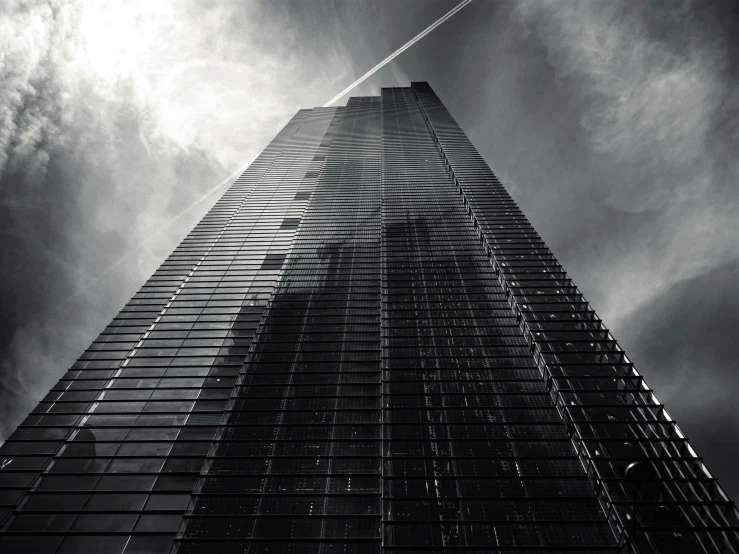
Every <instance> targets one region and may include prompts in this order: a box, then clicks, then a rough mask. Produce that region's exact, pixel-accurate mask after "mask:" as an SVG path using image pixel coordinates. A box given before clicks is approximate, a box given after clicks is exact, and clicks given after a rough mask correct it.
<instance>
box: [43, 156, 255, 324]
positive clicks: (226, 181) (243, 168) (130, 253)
mask: <svg viewBox="0 0 739 554" xmlns="http://www.w3.org/2000/svg"><path fill="white" fill-rule="evenodd" d="M256 159H257V157H256V156H254V157H253V158H251V159H250V160H249V161H248V162H246V163H245V164H243V165H241V166H240V167H239V168H238V169H237V170H236V171H234V172H233V173H231V174H230V175H229V176H228V177H226V178H225V179H223V181H221V182H220V183H218V184H217V185H216V186H214V187H213V188H212V189H210V190H209V191H207V192H206V193H205V194H203V195H202V196H201V197H200V198H198V199H197V200H195V202H193V203H192V204H190V205H189V206H188V207H187V208H185V209H184V210H182V211H181V212H180V213H178V214H177V215H176V216H174V217H173V218H172V219H170V220H169V221H167V223H165V224H164V225H162V226H161V227H159V228H158V229H155V230H154V231H153V232H152V233H151V234H149V236H148V237H147V238H146V239H144V240H143V241H141V242H140V243H139V245H138V246H137V247H136V248H134V249H133V250H129V251H128V252H126V253H125V254H124V255H123V256H121V257H120V258H118V260H116V261H115V262H113V263H112V264H111V265H109V266H108V267H107V269H105V270H104V271H103V272H102V273H100V274H99V275H97V276H96V277H95V278H94V279H93V280H92V281H90V282H89V283H85V286H84V287H80V288H79V289H77V292H75V293H74V294H72V296H70V297H69V298H67V299H66V300H65V301H64V302H62V303H61V304H59V305H57V307H56V308H54V310H53V311H52V312H51V313H52V314H55V313H57V312H58V311H59V310H61V309H62V308H63V307H65V306H66V305H67V304H69V303H70V302H71V301H72V300H74V299H75V298H77V297H78V296H79V295H80V294H82V293H83V292H84V291H85V290H87V288H88V287H92V286H95V285H96V284H97V283H98V282H99V281H100V280H101V279H102V278H103V277H105V276H106V275H107V274H108V273H110V272H111V271H113V270H114V269H115V268H116V267H118V266H119V265H121V264H122V263H123V262H125V261H126V260H127V259H128V258H130V257H131V256H133V255H134V254H136V253H138V252H140V251H141V250H142V249H143V248H144V246H146V245H147V244H149V243H150V242H151V241H152V239H154V238H156V237H157V236H158V235H159V234H160V233H161V232H162V231H165V230H166V229H168V228H169V227H171V226H172V224H173V223H174V222H175V221H177V220H178V219H180V218H181V217H182V216H183V215H185V214H186V213H187V212H189V211H190V210H192V209H193V208H194V207H195V206H197V205H198V204H200V203H201V202H203V201H204V200H205V199H206V198H208V197H209V196H210V195H212V194H213V193H214V192H215V191H217V190H218V189H220V188H222V187H223V186H224V185H227V184H229V183H230V182H231V181H233V180H234V179H236V178H238V176H239V175H241V174H242V173H243V172H244V171H246V169H247V168H248V167H249V166H250V165H251V164H252V162H253V161H254V160H256Z"/></svg>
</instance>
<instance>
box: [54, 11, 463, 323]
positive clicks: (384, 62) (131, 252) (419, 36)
mask: <svg viewBox="0 0 739 554" xmlns="http://www.w3.org/2000/svg"><path fill="white" fill-rule="evenodd" d="M470 2H472V0H464V1H463V2H461V3H460V4H458V5H457V6H455V7H454V8H452V9H451V10H449V11H448V12H447V13H445V14H444V15H442V16H441V17H440V18H439V19H437V20H436V21H434V22H433V23H432V24H431V25H429V26H428V27H426V28H425V29H424V30H423V31H421V32H420V33H418V34H417V35H416V36H415V37H413V38H412V39H411V40H409V41H408V42H406V43H405V44H404V45H403V46H401V47H400V48H398V49H397V50H396V51H395V52H393V53H392V54H390V55H389V56H388V57H387V58H385V59H384V60H382V61H381V62H380V63H378V64H377V65H376V66H375V67H373V68H372V69H370V70H369V71H368V72H367V73H365V74H364V75H362V76H361V77H360V78H359V79H357V80H356V81H354V82H353V83H352V84H351V85H349V86H348V87H346V88H345V89H344V90H342V91H341V92H340V93H339V94H337V95H336V96H334V97H333V98H332V99H331V100H329V101H328V102H326V103H325V104H324V107H328V106H330V105H331V104H333V103H334V102H336V101H337V100H339V99H340V98H341V97H342V96H344V95H345V94H347V93H348V92H351V90H352V89H354V88H355V87H356V86H357V85H359V84H360V83H362V82H363V81H365V80H366V79H367V78H369V77H370V76H372V75H373V74H374V73H377V71H379V70H380V69H382V68H383V67H384V66H386V65H387V64H388V63H390V62H391V61H392V60H394V59H395V58H397V57H398V56H400V54H402V53H403V52H405V51H406V50H408V48H410V47H411V46H413V45H414V44H416V43H417V42H418V41H419V40H421V39H422V38H423V37H425V36H426V35H428V34H429V33H430V32H431V31H433V30H434V29H436V28H437V27H438V26H439V25H441V24H442V23H444V22H445V21H446V20H447V19H449V18H450V17H452V16H453V15H454V14H455V13H457V12H458V11H459V10H461V9H462V8H464V7H465V6H466V5H467V4H469V3H470ZM255 159H256V156H254V157H253V158H252V159H250V160H249V161H248V162H246V163H245V164H243V165H242V166H241V167H239V168H238V169H237V170H236V171H234V172H233V173H231V175H229V176H228V177H226V178H225V179H224V180H223V181H221V182H220V183H218V184H217V185H216V186H214V187H213V188H212V189H210V190H209V191H208V192H206V193H205V194H204V195H203V196H201V197H200V198H198V199H197V200H195V202H193V203H192V204H190V205H189V206H188V207H187V208H185V209H184V210H182V211H181V212H180V213H178V214H177V215H176V216H174V217H173V218H172V219H170V220H169V221H167V223H165V224H164V225H162V226H161V227H159V228H158V229H156V230H155V231H153V232H152V233H151V234H150V235H149V236H148V237H147V238H146V239H145V240H143V241H142V242H141V243H139V245H138V246H137V247H136V248H134V249H133V250H129V251H128V252H126V253H125V254H124V255H123V256H121V257H120V258H119V259H118V260H117V261H115V262H113V263H112V264H111V265H110V266H108V267H107V269H105V270H104V271H103V272H102V273H100V274H99V275H97V276H96V277H95V278H94V279H93V280H92V281H90V282H89V283H86V284H85V286H84V287H80V288H79V289H77V292H75V293H74V294H72V296H70V297H69V298H67V299H66V300H65V301H64V302H62V303H61V304H59V305H57V307H56V308H54V310H53V311H52V312H51V313H52V314H55V313H57V312H58V311H59V310H61V309H62V308H64V307H65V306H66V305H67V304H69V303H70V302H71V301H72V300H74V299H75V298H77V297H78V296H79V295H80V294H82V293H83V292H84V291H85V290H87V289H88V288H89V287H92V286H95V285H96V284H97V283H98V282H99V281H100V280H101V279H102V278H103V277H105V276H106V275H107V274H108V273H110V272H111V271H113V270H114V269H115V268H117V267H118V266H119V265H121V264H122V263H123V262H125V261H126V260H127V259H128V258H130V257H131V256H133V255H134V254H136V253H138V252H140V251H141V250H142V249H143V248H144V246H146V245H147V244H148V243H150V242H151V241H152V240H153V239H154V238H155V237H157V236H158V235H159V234H160V233H161V232H162V231H164V230H166V229H168V228H169V227H171V226H172V224H173V223H174V222H175V221H177V220H178V219H180V218H181V217H182V216H183V215H185V214H186V213H187V212H189V211H190V210H192V209H193V208H194V207H195V206H197V205H198V204H200V203H201V202H203V201H204V200H205V199H206V198H208V197H209V196H210V195H211V194H213V193H214V192H215V191H217V190H218V189H220V188H221V187H223V186H224V185H227V184H228V183H229V182H231V181H232V180H233V179H236V178H237V177H238V176H239V175H240V174H241V173H243V172H244V171H246V169H247V168H248V167H249V166H250V165H251V164H252V162H253V161H254V160H255Z"/></svg>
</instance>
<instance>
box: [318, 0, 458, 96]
mask: <svg viewBox="0 0 739 554" xmlns="http://www.w3.org/2000/svg"><path fill="white" fill-rule="evenodd" d="M470 2H472V0H464V2H462V3H460V4H459V5H457V6H456V7H454V8H452V9H451V10H449V11H448V12H447V13H445V14H444V15H442V16H441V17H440V18H439V19H437V20H436V21H434V22H433V23H432V24H431V25H429V26H428V27H426V28H425V29H424V30H423V31H421V32H420V33H418V34H417V35H416V36H415V37H413V38H412V39H411V40H409V41H408V42H406V43H405V44H404V45H403V46H401V47H400V48H398V49H397V50H396V51H395V52H393V53H392V54H390V55H389V56H388V57H387V58H385V59H384V60H382V61H381V62H380V63H378V64H377V65H376V66H375V67H373V68H372V69H370V70H369V71H368V72H367V73H365V74H364V75H362V76H361V77H360V78H359V79H357V80H356V81H354V82H353V83H352V84H351V85H349V86H348V87H346V88H345V89H344V90H342V91H341V92H340V93H339V94H337V95H336V96H334V97H333V98H332V99H331V100H329V101H328V102H326V103H325V104H324V105H323V106H324V107H328V106H330V105H331V104H333V103H334V102H336V101H337V100H339V99H340V98H341V97H342V96H344V95H345V94H346V93H348V92H350V91H351V90H352V89H353V88H354V87H356V86H357V85H359V84H360V83H362V82H363V81H365V80H366V79H368V78H369V77H371V76H372V75H374V74H375V73H377V72H378V71H379V70H380V69H382V68H383V67H385V66H386V65H387V64H388V63H390V62H391V61H392V60H394V59H395V58H397V57H398V56H400V55H401V54H402V53H403V52H405V51H406V50H408V48H410V47H411V46H413V45H414V44H416V43H417V42H418V41H419V40H421V39H422V38H423V37H425V36H426V35H428V34H429V33H430V32H431V31H433V30H434V29H436V28H437V27H438V26H439V25H441V24H442V23H444V22H445V21H446V20H447V19H449V18H450V17H452V16H453V15H454V14H455V13H457V12H458V11H459V10H461V9H462V8H464V7H465V6H466V5H467V4H469V3H470Z"/></svg>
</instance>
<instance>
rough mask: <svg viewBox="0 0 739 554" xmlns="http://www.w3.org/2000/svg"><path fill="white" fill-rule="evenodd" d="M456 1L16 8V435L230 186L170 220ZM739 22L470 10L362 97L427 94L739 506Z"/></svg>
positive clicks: (0, 402) (701, 6)
mask: <svg viewBox="0 0 739 554" xmlns="http://www.w3.org/2000/svg"><path fill="white" fill-rule="evenodd" d="M457 3H458V1H457V0H452V1H444V0H428V1H423V2H422V1H420V0H405V1H404V0H392V1H389V0H388V1H384V2H380V1H377V2H375V1H371V0H356V1H349V0H346V1H338V0H337V1H329V0H327V1H325V2H324V1H319V0H313V1H308V0H303V1H295V2H289V1H280V2H278V1H274V0H271V1H262V2H255V1H252V2H231V1H228V0H222V1H219V0H209V1H205V0H202V1H199V0H157V1H156V2H151V1H143V0H142V1H128V2H121V1H117V0H66V1H61V0H60V1H56V0H45V1H41V0H38V1H33V0H26V1H20V0H5V1H4V2H2V3H0V191H1V194H0V241H1V242H0V287H1V290H0V302H1V303H2V305H1V309H2V318H1V323H0V335H1V336H2V338H1V342H0V348H1V349H2V357H1V358H0V440H2V439H4V438H5V437H7V435H8V434H10V432H12V430H13V429H14V428H15V427H16V426H17V425H18V424H19V423H20V422H21V421H22V420H23V418H24V417H25V415H26V414H27V413H28V412H29V411H30V410H31V409H33V407H34V406H35V404H36V403H37V402H38V400H40V399H41V398H42V397H43V396H44V394H45V393H46V392H47V391H48V390H49V388H50V387H51V386H52V385H53V384H54V383H55V382H56V380H57V379H59V377H61V375H62V374H63V373H64V371H65V370H66V369H67V368H68V367H69V366H70V365H71V364H72V363H73V362H74V361H75V359H76V358H77V357H78V356H79V355H80V354H81V353H82V352H83V351H84V349H85V348H86V347H87V346H88V345H89V343H90V342H91V341H92V340H93V339H94V338H95V337H96V336H97V334H98V333H99V332H100V331H101V330H102V329H103V328H104V327H105V326H106V324H107V323H108V322H109V321H110V320H111V319H112V318H113V316H114V315H115V314H116V313H117V311H118V310H120V309H121V308H122V307H123V305H124V304H125V303H126V301H127V300H128V299H129V298H130V297H131V296H132V295H133V294H134V293H135V292H136V290H137V289H138V288H139V287H140V286H141V285H142V284H143V282H144V281H145V280H146V279H147V277H148V276H149V275H150V274H151V273H152V272H153V271H154V270H155V269H156V267H157V266H158V265H159V264H160V263H161V262H162V261H163V260H164V259H165V257H166V256H167V255H168V254H169V253H170V252H171V251H172V249H173V248H174V247H175V246H176V245H177V244H178V243H179V241H180V240H182V238H183V237H184V236H185V235H186V234H187V232H188V231H189V230H190V229H191V228H192V227H193V226H194V225H195V223H196V222H197V221H198V220H199V219H200V218H201V217H202V216H203V215H204V214H205V212H206V211H207V210H208V208H209V207H210V206H211V205H212V204H213V203H214V202H215V201H216V200H217V198H218V196H219V194H220V193H222V191H223V190H225V188H221V189H219V190H218V191H217V192H216V193H215V194H212V195H210V196H209V197H207V199H205V200H204V201H201V202H200V203H198V204H197V205H196V206H195V207H194V208H192V209H191V210H189V211H187V212H186V213H184V214H183V215H182V216H181V217H179V219H177V220H176V221H174V223H171V224H170V223H169V222H170V221H171V220H172V219H173V218H174V217H176V216H177V215H178V214H181V213H182V212H183V210H185V209H186V208H188V207H189V206H191V205H192V204H193V203H194V202H196V201H197V200H198V199H201V198H202V196H203V195H204V194H206V193H207V192H208V191H211V190H212V189H213V188H214V186H215V185H217V184H218V183H219V182H221V181H222V180H223V179H224V178H225V177H227V176H228V175H230V174H231V173H232V172H233V171H234V170H235V169H236V168H237V167H239V166H241V165H242V164H244V162H246V161H247V160H249V159H251V158H252V157H254V156H255V155H257V154H258V153H259V152H260V151H261V150H262V149H263V148H264V146H265V145H266V144H267V143H268V142H269V141H270V140H271V139H272V138H273V137H274V135H275V134H276V133H277V131H278V130H279V129H280V128H281V127H282V126H283V125H284V124H285V123H286V122H287V121H288V120H289V119H290V117H292V115H293V114H294V113H295V112H296V111H297V110H298V109H299V108H311V107H314V106H319V105H323V104H324V103H325V102H326V101H327V100H328V99H330V98H332V97H333V96H334V95H335V94H337V93H338V92H340V91H341V90H342V89H344V88H345V87H346V86H348V85H349V84H350V83H352V82H353V81H354V80H355V79H357V78H358V77H359V76H361V75H362V74H363V73H364V72H366V71H367V70H368V69H370V68H371V67H373V66H374V65H375V64H376V63H378V62H379V61H380V60H382V59H383V58H385V57H386V56H388V55H389V54H391V53H392V52H394V51H395V50H396V49H397V48H399V47H401V46H402V45H403V44H404V43H405V42H407V41H408V40H410V39H411V38H412V37H413V36H415V35H416V34H417V33H419V32H420V31H422V30H423V29H424V28H426V27H427V26H428V25H430V24H431V23H432V22H434V21H435V20H436V19H438V18H439V17H440V16H442V15H443V14H444V13H445V12H447V11H448V10H450V9H451V8H452V7H454V6H455V5H456V4H457ZM736 36H739V8H738V7H737V4H736V3H735V2H731V1H728V0H727V1H718V0H717V1H706V0H701V1H695V2H692V1H687V0H685V1H682V0H674V1H671V2H666V1H656V0H650V1H646V0H645V1H641V2H634V1H632V0H624V1H620V0H608V1H606V0H592V1H590V2H579V3H576V2H569V1H567V0H557V1H551V2H546V1H544V0H521V1H517V2H506V1H502V0H501V1H485V0H474V1H473V2H472V3H471V4H470V5H469V6H467V7H466V8H464V9H463V10H461V11H460V12H459V13H458V14H456V15H455V16H454V17H453V18H451V19H450V20H448V21H447V22H445V23H444V24H443V25H441V26H440V27H439V28H438V29H436V30H434V31H433V32H432V33H430V34H429V35H428V36H426V37H424V38H423V39H422V40H421V41H419V42H418V43H417V44H415V45H413V46H412V47H411V48H409V49H408V50H406V51H405V52H403V53H402V54H401V55H399V56H398V57H397V58H395V59H394V60H393V61H392V62H391V63H389V64H388V65H387V66H385V67H384V68H383V69H382V70H380V71H378V72H377V73H376V74H375V75H373V76H372V77H370V78H369V79H368V80H366V81H365V82H363V83H362V84H361V85H359V86H358V87H357V88H356V89H355V90H354V91H353V92H352V93H351V94H352V95H367V94H375V95H376V94H378V93H379V88H380V87H381V86H408V85H409V83H410V81H428V82H429V83H430V84H431V86H432V87H433V88H434V90H435V91H436V93H437V94H438V95H439V97H440V98H441V100H442V101H443V102H444V103H445V105H446V106H447V108H448V109H449V111H450V112H451V113H452V115H453V116H454V117H455V118H456V119H457V121H458V122H459V123H460V125H461V126H462V128H463V129H464V130H465V132H466V133H467V134H468V136H469V137H470V139H471V140H472V142H473V143H474V144H475V145H476V147H477V148H478V150H479V151H480V153H481V155H482V156H483V157H484V158H485V160H486V161H487V162H488V163H489V164H490V166H491V168H492V169H493V171H494V172H495V173H496V174H497V175H498V176H499V177H500V179H501V181H502V182H503V183H504V185H505V186H506V187H507V188H508V190H509V191H510V193H511V194H512V196H513V197H514V199H515V200H516V201H517V202H518V204H519V206H520V207H521V208H522V210H523V211H524V213H525V214H526V215H527V216H528V218H529V219H530V221H531V222H532V224H533V225H534V226H535V227H536V229H537V230H538V232H539V234H540V235H541V236H542V237H543V238H544V240H545V241H546V242H547V244H548V245H549V246H550V248H551V249H552V251H553V252H554V254H555V256H557V258H558V259H559V261H560V262H561V263H562V264H563V266H564V267H565V269H566V270H567V271H568V273H569V274H570V276H571V277H572V278H573V280H574V281H575V283H576V284H577V285H578V286H579V288H580V289H581V291H582V292H583V293H584V295H585V297H586V298H587V299H588V300H589V301H590V302H591V304H592V305H593V307H594V308H595V310H596V311H597V312H598V314H599V315H600V316H601V317H602V319H603V320H604V321H605V323H606V324H607V325H608V326H609V328H610V329H611V330H612V333H613V335H614V336H615V337H616V339H617V340H618V341H619V342H620V344H621V346H622V347H624V349H625V350H626V352H627V354H628V355H629V357H630V358H631V359H632V361H634V363H635V364H636V367H637V368H638V370H639V371H640V372H641V373H642V374H644V375H645V377H646V379H647V382H648V383H649V384H650V386H652V387H653V388H654V389H655V392H656V394H657V396H658V398H659V399H660V400H661V401H663V402H664V403H665V404H666V406H667V410H668V411H669V412H670V414H671V415H672V416H673V417H674V418H675V419H676V420H677V421H678V424H679V425H680V426H681V428H682V429H683V431H684V432H685V434H686V435H687V436H688V437H689V438H690V439H691V443H692V444H693V446H694V447H695V449H696V450H697V451H698V453H699V454H700V455H702V456H703V457H704V460H705V462H706V464H707V466H708V468H709V469H710V470H711V471H712V472H713V473H714V474H715V475H716V476H717V477H719V479H720V480H721V482H722V484H723V485H724V487H725V488H726V489H727V491H729V493H730V495H731V496H733V497H734V498H739V494H738V493H739V476H738V475H736V472H735V471H732V470H733V468H732V465H733V464H734V460H735V459H736V458H737V457H739V411H737V410H736V407H735V404H736V402H735V401H733V399H734V398H735V396H736V395H737V394H739V372H738V370H737V363H736V361H735V356H734V353H733V340H732V337H734V336H736V332H737V331H736V330H737V329H738V328H739V285H738V283H739V241H738V240H737V237H738V236H739V217H737V209H738V208H739V159H738V158H737V156H736V153H737V151H738V150H739V144H738V143H739V86H738V85H739V41H737V40H736V38H735V37H736ZM344 102H345V99H342V100H340V101H338V102H337V105H341V104H343V103H344ZM167 225H168V226H167ZM164 226H167V227H166V229H165V230H164V231H160V229H161V228H162V227H164ZM142 244H143V246H140V245H142Z"/></svg>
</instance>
